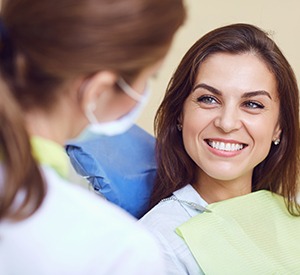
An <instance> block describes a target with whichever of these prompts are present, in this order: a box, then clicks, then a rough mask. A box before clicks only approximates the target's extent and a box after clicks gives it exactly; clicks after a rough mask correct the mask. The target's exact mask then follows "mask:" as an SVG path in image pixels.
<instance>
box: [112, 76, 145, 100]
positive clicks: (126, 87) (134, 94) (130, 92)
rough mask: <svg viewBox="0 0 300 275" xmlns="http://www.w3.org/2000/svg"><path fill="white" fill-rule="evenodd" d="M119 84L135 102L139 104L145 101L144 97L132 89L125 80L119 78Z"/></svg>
mask: <svg viewBox="0 0 300 275" xmlns="http://www.w3.org/2000/svg"><path fill="white" fill-rule="evenodd" d="M117 84H118V85H119V87H120V88H121V89H122V90H123V91H124V92H125V93H126V94H127V95H128V96H129V97H131V98H132V99H133V100H135V101H137V102H141V101H142V100H143V95H141V94H139V93H138V92H137V91H135V90H134V89H132V88H131V87H130V86H129V85H128V84H127V83H126V82H125V80H124V79H123V78H121V77H120V78H119V79H118V80H117Z"/></svg>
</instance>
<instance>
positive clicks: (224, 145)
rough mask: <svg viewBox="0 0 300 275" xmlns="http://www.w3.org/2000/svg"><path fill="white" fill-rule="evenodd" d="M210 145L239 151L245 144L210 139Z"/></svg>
mask: <svg viewBox="0 0 300 275" xmlns="http://www.w3.org/2000/svg"><path fill="white" fill-rule="evenodd" d="M208 144H209V146H211V147H212V148H214V149H217V150H221V151H239V150H241V149H243V147H244V146H243V144H237V143H225V142H219V141H208Z"/></svg>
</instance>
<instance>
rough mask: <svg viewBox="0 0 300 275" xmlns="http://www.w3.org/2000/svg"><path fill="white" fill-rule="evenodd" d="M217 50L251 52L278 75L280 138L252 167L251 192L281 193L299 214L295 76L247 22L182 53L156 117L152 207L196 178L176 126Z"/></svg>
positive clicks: (215, 32) (263, 35)
mask: <svg viewBox="0 0 300 275" xmlns="http://www.w3.org/2000/svg"><path fill="white" fill-rule="evenodd" d="M220 52H222V53H230V54H240V53H245V52H253V53H254V54H256V55H257V56H258V57H260V58H261V59H262V60H263V61H264V62H265V64H266V65H267V66H268V68H269V70H270V71H271V72H272V73H273V74H274V76H275V78H276V81H277V90H278V94H279V95H278V96H279V100H280V117H279V123H280V126H281V129H282V133H281V142H280V145H278V146H275V145H273V144H272V146H271V149H270V152H269V154H268V156H267V157H266V159H265V160H264V161H262V162H261V163H260V164H259V165H257V166H256V167H255V169H254V173H253V177H252V190H253V191H256V190H262V189H264V190H270V191H272V192H275V193H278V194H282V195H283V196H284V197H285V198H286V202H287V206H288V210H289V211H290V213H292V214H294V215H300V207H299V204H297V202H296V196H297V192H298V188H299V179H300V159H299V153H300V151H299V150H300V149H299V146H300V132H299V91H298V87H297V82H296V78H295V75H294V72H293V70H292V68H291V66H290V65H289V63H288V61H287V60H286V58H285V57H284V55H283V54H282V52H281V51H280V49H279V48H278V46H277V45H276V44H275V42H274V41H273V40H272V39H270V38H269V37H268V35H267V34H266V33H265V32H264V31H263V30H261V29H259V28H257V27H255V26H253V25H249V24H233V25H229V26H225V27H221V28H218V29H215V30H213V31H211V32H209V33H207V34H206V35H204V36H203V37H202V38H200V39H199V40H198V41H197V42H196V43H195V44H194V45H193V46H192V47H191V48H190V50H189V51H188V52H187V53H186V54H185V56H184V57H183V59H182V61H181V62H180V64H179V66H178V68H177V70H176V71H175V73H174V75H173V77H172V78H171V80H170V82H169V85H168V88H167V91H166V94H165V97H164V99H163V101H162V103H161V105H160V107H159V109H158V111H157V113H156V117H155V125H154V127H155V133H156V136H157V145H156V147H157V148H156V149H157V160H158V170H157V179H156V182H155V186H154V189H153V193H152V197H151V206H154V205H155V204H156V203H158V202H159V201H160V200H161V199H162V198H165V197H167V196H169V195H171V194H172V193H173V192H174V191H175V190H178V189H180V188H181V187H183V186H185V185H187V184H188V183H193V182H194V181H195V177H196V175H195V172H196V164H195V163H194V162H193V161H192V159H191V158H190V157H189V156H188V155H187V153H186V152H185V149H184V145H183V140H182V135H181V132H179V131H178V130H177V124H178V119H179V117H180V115H181V112H182V109H183V104H184V102H185V100H186V98H187V97H188V96H189V94H190V92H191V91H192V88H193V85H194V83H195V78H196V76H197V73H198V71H199V69H201V64H202V62H203V61H204V60H205V59H206V58H207V57H208V56H210V55H212V54H214V53H220Z"/></svg>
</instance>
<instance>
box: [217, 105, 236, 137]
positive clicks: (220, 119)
mask: <svg viewBox="0 0 300 275" xmlns="http://www.w3.org/2000/svg"><path fill="white" fill-rule="evenodd" d="M214 124H215V126H216V127H218V128H220V129H222V131H224V132H225V133H229V132H232V131H235V130H238V129H240V128H241V126H242V122H241V117H240V114H239V111H238V110H236V109H235V108H233V107H230V106H228V107H226V108H222V109H221V110H220V112H219V113H218V115H217V117H216V118H215V121H214Z"/></svg>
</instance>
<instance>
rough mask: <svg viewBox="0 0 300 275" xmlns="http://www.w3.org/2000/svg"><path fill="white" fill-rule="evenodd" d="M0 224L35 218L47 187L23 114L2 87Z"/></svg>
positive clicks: (3, 86)
mask: <svg viewBox="0 0 300 275" xmlns="http://www.w3.org/2000/svg"><path fill="white" fill-rule="evenodd" d="M0 125H1V127H0V169H1V170H0V221H1V220H3V219H4V218H9V219H13V220H21V219H24V218H26V217H28V216H30V215H31V214H33V213H34V212H35V211H36V210H37V209H38V208H39V206H40V205H41V203H42V201H43V198H44V196H45V186H44V183H43V179H42V176H41V174H40V171H39V168H38V166H37V163H36V162H35V160H34V158H33V156H32V154H31V146H30V141H29V136H28V134H27V131H26V129H25V125H24V122H23V118H22V113H21V110H20V107H19V106H18V103H17V102H15V100H14V98H13V97H12V96H11V94H10V92H9V91H8V90H7V87H6V86H5V85H4V84H3V83H0Z"/></svg>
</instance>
